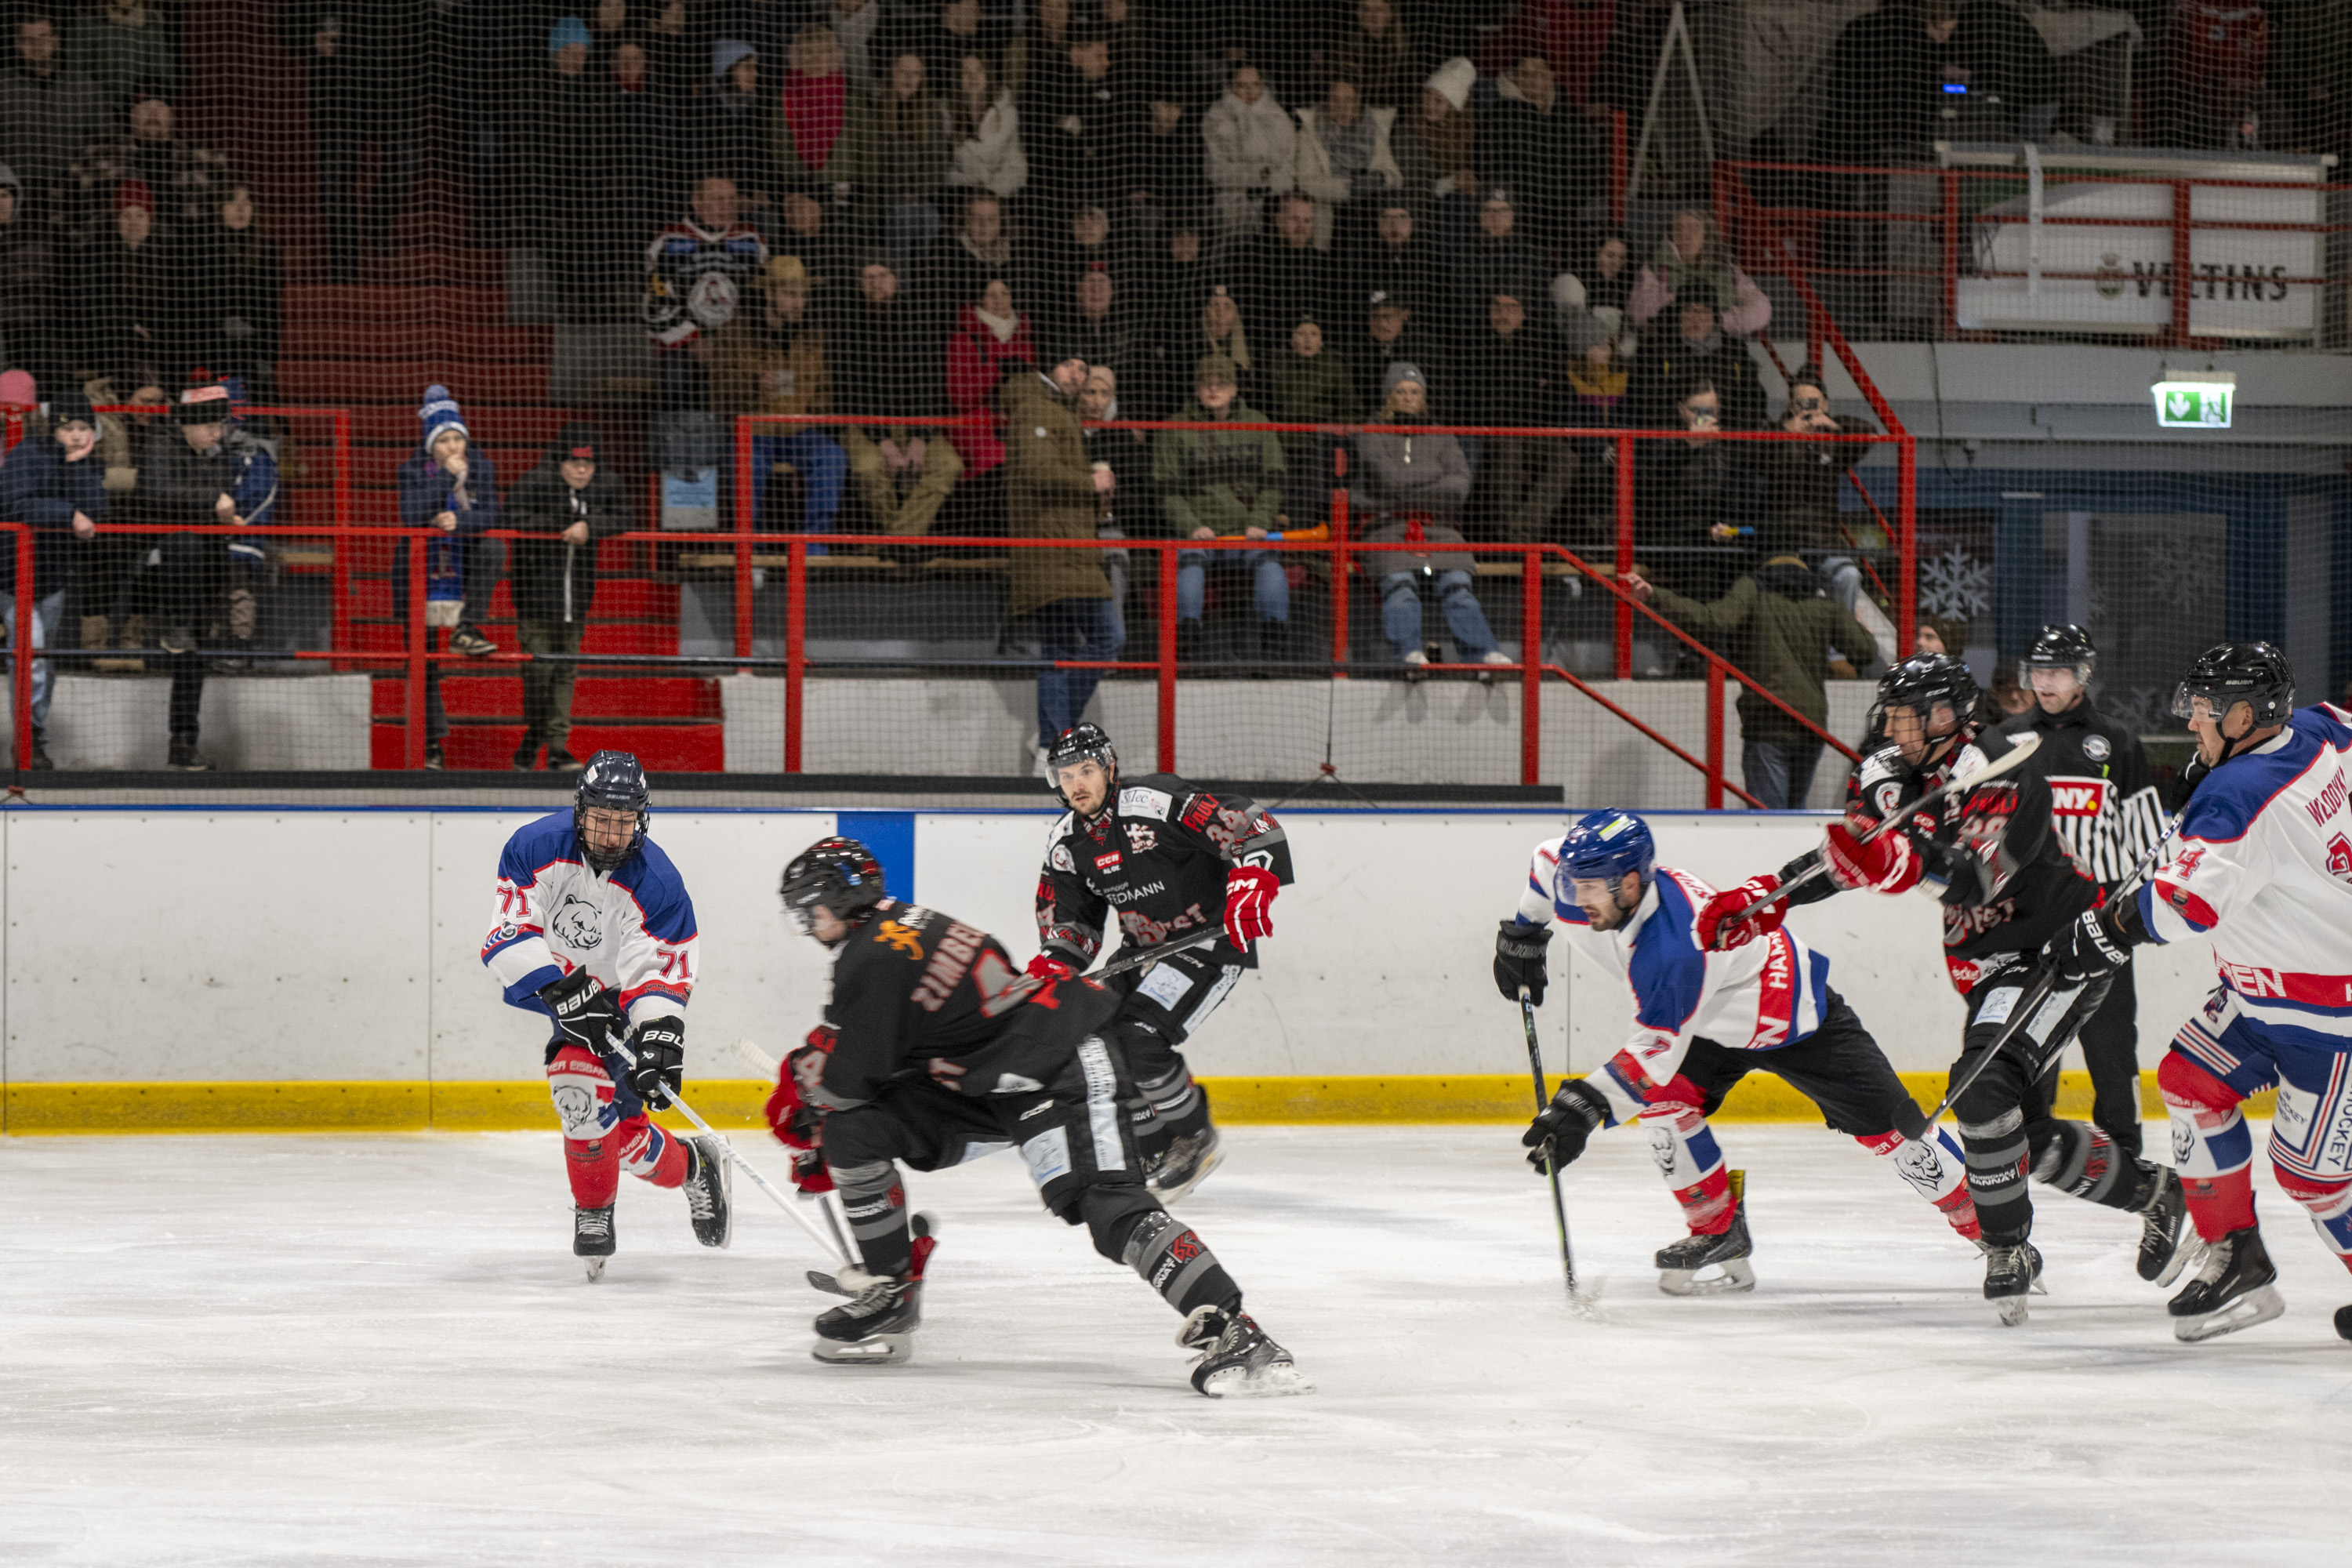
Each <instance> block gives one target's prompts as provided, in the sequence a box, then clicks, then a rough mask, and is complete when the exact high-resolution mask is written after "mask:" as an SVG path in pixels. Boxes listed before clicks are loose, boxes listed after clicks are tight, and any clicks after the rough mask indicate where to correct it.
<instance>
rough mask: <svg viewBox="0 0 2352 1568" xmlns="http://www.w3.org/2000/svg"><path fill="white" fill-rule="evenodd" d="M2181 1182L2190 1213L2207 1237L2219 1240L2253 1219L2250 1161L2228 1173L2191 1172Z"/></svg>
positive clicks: (2202, 1235) (2202, 1233) (2211, 1239)
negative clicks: (2219, 1174)
mask: <svg viewBox="0 0 2352 1568" xmlns="http://www.w3.org/2000/svg"><path fill="white" fill-rule="evenodd" d="M2180 1186H2181V1191H2182V1193H2183V1194H2184V1195H2185V1196H2187V1198H2188V1199H2189V1218H2190V1219H2191V1220H2192V1221H2194V1222H2195V1223H2196V1226H2197V1234H2198V1235H2199V1236H2200V1237H2203V1238H2204V1239H2205V1240H2207V1241H2219V1240H2221V1238H2222V1237H2225V1236H2227V1235H2229V1234H2230V1233H2231V1231H2233V1230H2243V1229H2245V1228H2246V1227H2247V1226H2250V1225H2252V1224H2253V1223H2254V1177H2253V1167H2252V1166H2251V1165H2241V1166H2240V1167H2239V1168H2238V1169H2236V1170H2234V1171H2231V1173H2228V1174H2227V1175H2221V1176H2190V1177H2189V1178H2187V1179H2186V1180H2184V1181H2183V1182H2182V1183H2181V1184H2180Z"/></svg>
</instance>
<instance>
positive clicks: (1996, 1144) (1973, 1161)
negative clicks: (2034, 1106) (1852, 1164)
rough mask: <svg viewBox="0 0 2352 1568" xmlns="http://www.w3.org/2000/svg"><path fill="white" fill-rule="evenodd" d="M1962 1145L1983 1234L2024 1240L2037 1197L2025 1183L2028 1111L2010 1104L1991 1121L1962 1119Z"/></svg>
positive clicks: (2010, 1240) (2008, 1243) (2009, 1243)
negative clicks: (2033, 1196)
mask: <svg viewBox="0 0 2352 1568" xmlns="http://www.w3.org/2000/svg"><path fill="white" fill-rule="evenodd" d="M1960 1147H1961V1148H1962V1149H1963V1150H1964V1151H1965V1152H1966V1158H1967V1160H1968V1163H1969V1197H1970V1198H1971V1199H1972V1200H1974V1202H1975V1204H1976V1208H1977V1221H1978V1224H1979V1226H1981V1227H1982V1230H1983V1234H1985V1235H1987V1236H1990V1237H1995V1238H1997V1239H1998V1240H2000V1243H2001V1244H2002V1245H2004V1246H2013V1245H2015V1244H2016V1243H2018V1242H2021V1241H2023V1240H2024V1239H2025V1237H2026V1236H2027V1235H2028V1234H2029V1233H2031V1232H2032V1229H2033V1199H2032V1194H2029V1193H2028V1192H2027V1191H2026V1186H2025V1173H2026V1145H2025V1113H2024V1112H2023V1111H2021V1110H2016V1109H2014V1108H2011V1109H2010V1110H2004V1111H2002V1112H2000V1114H1999V1115H1997V1116H1995V1117H1993V1118H1992V1119H1991V1120H1990V1121H1963V1122H1961V1123H1960Z"/></svg>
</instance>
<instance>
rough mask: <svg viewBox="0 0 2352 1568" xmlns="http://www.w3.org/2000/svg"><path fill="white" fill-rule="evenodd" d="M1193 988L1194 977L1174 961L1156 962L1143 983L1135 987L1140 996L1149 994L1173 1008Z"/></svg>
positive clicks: (1163, 1005)
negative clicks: (1173, 962)
mask: <svg viewBox="0 0 2352 1568" xmlns="http://www.w3.org/2000/svg"><path fill="white" fill-rule="evenodd" d="M1190 990H1192V976H1191V975H1189V974H1187V973H1184V972H1183V971H1182V970H1181V969H1179V968H1178V967H1177V966H1176V965H1174V964H1172V963H1159V964H1154V965H1153V966H1152V969H1151V973H1149V974H1147V975H1145V976H1144V977H1143V984H1140V985H1139V986H1137V987H1136V988H1135V994H1137V995H1139V996H1149V997H1150V998H1151V999H1152V1000H1153V1001H1154V1002H1157V1003H1159V1004H1160V1005H1161V1006H1162V1007H1167V1008H1171V1009H1173V1008H1174V1007H1175V1005H1176V1004H1177V1003H1178V1002H1180V1001H1181V1000H1182V999H1183V996H1184V993H1186V992H1187V991H1190Z"/></svg>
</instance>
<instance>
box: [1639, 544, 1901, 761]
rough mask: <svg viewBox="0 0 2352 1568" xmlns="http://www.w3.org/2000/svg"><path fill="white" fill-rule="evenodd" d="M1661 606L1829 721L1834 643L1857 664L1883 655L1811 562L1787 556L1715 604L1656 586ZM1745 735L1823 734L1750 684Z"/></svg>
mask: <svg viewBox="0 0 2352 1568" xmlns="http://www.w3.org/2000/svg"><path fill="white" fill-rule="evenodd" d="M1655 594H1656V597H1655V598H1654V601H1653V603H1654V604H1655V605H1656V606H1657V610H1658V613H1659V614H1660V615H1662V616H1665V617H1666V618H1667V619H1668V620H1670V621H1673V622H1674V623H1675V625H1676V626H1681V627H1682V628H1683V629H1684V630H1685V631H1689V632H1693V633H1696V635H1698V636H1699V637H1704V638H1705V639H1706V640H1707V641H1708V642H1710V643H1712V644H1715V645H1716V646H1717V647H1720V648H1721V649H1722V651H1723V653H1724V654H1725V656H1726V657H1727V658H1729V659H1730V660H1731V662H1732V663H1733V664H1735V665H1737V666H1738V667H1739V668H1740V669H1741V670H1743V671H1745V672H1746V673H1747V674H1748V675H1750V676H1752V677H1754V678H1755V679H1756V680H1757V681H1759V683H1761V684H1762V685H1763V686H1764V688H1765V689H1767V690H1769V691H1770V692H1771V693H1772V694H1773V695H1774V696H1776V697H1778V698H1779V699H1780V700H1781V701H1783V702H1786V703H1787V704H1788V705H1789V706H1790V707H1791V708H1794V709H1795V710H1797V711H1798V712H1800V713H1802V714H1803V715H1804V716H1805V717H1806V718H1808V719H1810V720H1811V721H1813V723H1814V724H1816V725H1818V726H1821V727H1822V728H1827V727H1828V724H1829V714H1830V700H1829V691H1828V689H1827V687H1826V686H1825V685H1824V684H1823V682H1824V679H1825V676H1826V670H1825V668H1824V667H1825V666H1826V665H1827V663H1828V660H1829V655H1830V653H1831V651H1832V649H1834V650H1836V651H1837V652H1839V653H1841V654H1843V655H1844V656H1845V658H1846V659H1847V660H1848V662H1850V663H1852V664H1853V667H1854V668H1857V669H1859V668H1862V667H1863V666H1864V665H1866V664H1868V663H1870V662H1871V661H1872V660H1873V659H1874V658H1877V657H1878V644H1877V643H1876V642H1875V641H1874V640H1873V639H1872V637H1871V635H1870V634H1869V633H1868V632H1866V631H1864V630H1863V627H1862V623H1861V622H1860V621H1857V620H1855V619H1854V618H1853V616H1850V615H1848V614H1847V613H1846V610H1845V606H1844V605H1841V604H1839V603H1838V602H1837V601H1836V600H1835V599H1832V598H1831V597H1829V596H1828V595H1826V594H1824V593H1823V592H1822V584H1821V579H1820V578H1818V577H1816V576H1815V575H1814V574H1812V572H1811V570H1810V569H1809V568H1807V567H1806V565H1805V564H1804V563H1803V562H1801V561H1797V560H1795V559H1793V558H1787V557H1783V558H1780V559H1776V560H1773V561H1770V562H1768V563H1766V564H1765V565H1764V566H1763V568H1762V569H1761V570H1759V571H1758V572H1757V573H1755V574H1753V575H1751V576H1746V577H1742V578H1740V579H1739V581H1738V582H1737V583H1734V584H1732V585H1731V592H1730V593H1728V594H1726V595H1724V596H1723V597H1722V598H1720V599H1717V600H1716V601H1714V602H1713V603H1712V604H1708V603H1704V602H1702V601H1700V600H1697V599H1687V598H1685V597H1684V596H1683V595H1680V594H1677V593H1675V592H1674V591H1673V590H1671V589H1667V588H1659V589H1657V590H1655ZM1738 707H1739V734H1740V738H1741V739H1742V740H1745V741H1780V742H1801V741H1810V740H1813V739H1816V737H1815V736H1813V735H1812V734H1811V732H1810V731H1807V730H1805V729H1804V728H1803V726H1801V725H1800V724H1798V723H1797V722H1796V721H1794V720H1792V719H1790V717H1789V716H1788V715H1787V714H1786V713H1783V712H1781V711H1780V709H1779V708H1778V707H1776V706H1775V705H1774V704H1772V703H1770V702H1769V701H1767V700H1764V699H1763V698H1762V697H1759V696H1758V695H1757V694H1756V693H1755V692H1754V691H1752V690H1750V689H1748V687H1746V686H1744V685H1743V686H1742V687H1741V688H1740V689H1739V703H1738Z"/></svg>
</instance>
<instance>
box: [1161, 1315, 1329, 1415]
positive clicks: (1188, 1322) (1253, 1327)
mask: <svg viewBox="0 0 2352 1568" xmlns="http://www.w3.org/2000/svg"><path fill="white" fill-rule="evenodd" d="M1176 1342H1177V1343H1178V1344H1180V1345H1181V1346H1183V1347H1184V1348H1185V1349H1186V1350H1188V1351H1197V1352H1200V1356H1201V1361H1200V1364H1199V1365H1197V1366H1195V1367H1194V1368H1193V1369H1192V1386H1193V1387H1194V1388H1197V1389H1199V1390H1200V1391H1201V1392H1202V1394H1207V1395H1208V1396H1209V1397H1210V1398H1212V1399H1223V1398H1226V1397H1229V1396H1230V1397H1234V1398H1239V1399H1272V1398H1276V1397H1278V1396H1280V1395H1282V1394H1312V1393H1314V1392H1315V1385H1314V1384H1312V1383H1310V1382H1308V1381H1307V1377H1306V1374H1304V1373H1301V1372H1300V1371H1299V1370H1298V1367H1297V1363H1294V1362H1292V1361H1291V1359H1290V1352H1288V1351H1286V1350H1284V1349H1283V1348H1282V1347H1281V1346H1280V1345H1278V1344H1276V1343H1275V1342H1274V1341H1273V1340H1271V1339H1269V1338H1267V1337H1266V1331H1265V1330H1264V1329H1261V1328H1259V1327H1258V1326H1257V1320H1256V1319H1255V1318H1253V1317H1251V1316H1250V1315H1249V1314H1248V1313H1247V1312H1237V1311H1227V1310H1225V1309H1224V1308H1223V1307H1195V1308H1193V1309H1192V1315H1191V1316H1190V1317H1188V1318H1186V1319H1185V1320H1184V1326H1183V1327H1182V1328H1181V1329H1179V1330H1177V1331H1176Z"/></svg>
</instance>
